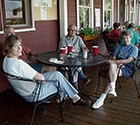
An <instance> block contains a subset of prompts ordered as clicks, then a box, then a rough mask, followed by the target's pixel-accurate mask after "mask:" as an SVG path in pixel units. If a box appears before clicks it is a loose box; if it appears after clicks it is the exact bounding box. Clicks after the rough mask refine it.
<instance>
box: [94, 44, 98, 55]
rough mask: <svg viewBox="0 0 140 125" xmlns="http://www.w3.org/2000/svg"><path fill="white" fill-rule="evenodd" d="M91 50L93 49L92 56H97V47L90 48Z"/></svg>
mask: <svg viewBox="0 0 140 125" xmlns="http://www.w3.org/2000/svg"><path fill="white" fill-rule="evenodd" d="M92 48H93V53H94V55H97V54H98V48H99V46H92Z"/></svg>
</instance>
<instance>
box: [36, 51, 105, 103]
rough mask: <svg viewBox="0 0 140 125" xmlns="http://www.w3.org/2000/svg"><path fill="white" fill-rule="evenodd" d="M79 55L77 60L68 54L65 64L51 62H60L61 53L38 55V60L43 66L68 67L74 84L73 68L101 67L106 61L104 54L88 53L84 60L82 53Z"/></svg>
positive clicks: (70, 79)
mask: <svg viewBox="0 0 140 125" xmlns="http://www.w3.org/2000/svg"><path fill="white" fill-rule="evenodd" d="M77 54H78V55H77V57H75V58H69V57H68V55H67V54H66V55H65V56H64V60H65V62H64V63H63V64H58V63H53V62H50V61H49V59H50V58H57V59H58V60H60V52H59V51H53V52H46V53H42V54H40V55H38V56H37V58H36V59H37V60H38V61H39V62H41V63H43V64H47V65H52V66H58V67H67V68H68V70H69V82H70V83H72V81H73V75H72V71H71V68H72V67H75V71H76V70H77V69H78V68H79V67H88V66H96V65H100V64H102V63H104V62H105V61H106V57H105V56H104V55H102V54H97V55H94V54H93V52H88V58H87V59H84V58H83V56H82V54H83V53H82V52H79V53H77ZM81 94H82V93H81ZM82 95H84V94H82ZM85 96H87V97H88V98H90V99H91V100H92V98H91V97H90V96H89V95H87V94H85ZM92 103H93V100H92Z"/></svg>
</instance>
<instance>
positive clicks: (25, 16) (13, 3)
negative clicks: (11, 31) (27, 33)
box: [5, 0, 30, 26]
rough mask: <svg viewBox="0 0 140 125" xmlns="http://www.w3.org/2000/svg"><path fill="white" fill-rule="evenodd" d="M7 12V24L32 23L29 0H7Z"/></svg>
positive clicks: (27, 24)
mask: <svg viewBox="0 0 140 125" xmlns="http://www.w3.org/2000/svg"><path fill="white" fill-rule="evenodd" d="M25 4H26V5H27V6H26V8H25ZM5 13H6V25H20V26H21V25H26V26H29V25H30V22H29V21H30V6H29V0H5Z"/></svg>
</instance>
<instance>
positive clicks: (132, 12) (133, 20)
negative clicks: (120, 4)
mask: <svg viewBox="0 0 140 125" xmlns="http://www.w3.org/2000/svg"><path fill="white" fill-rule="evenodd" d="M129 5H130V14H129V20H130V21H131V23H135V19H134V17H135V12H136V9H135V7H136V0H134V11H131V7H132V6H131V0H130V1H129ZM131 14H133V19H131Z"/></svg>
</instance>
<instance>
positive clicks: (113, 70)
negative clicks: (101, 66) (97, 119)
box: [92, 63, 122, 109]
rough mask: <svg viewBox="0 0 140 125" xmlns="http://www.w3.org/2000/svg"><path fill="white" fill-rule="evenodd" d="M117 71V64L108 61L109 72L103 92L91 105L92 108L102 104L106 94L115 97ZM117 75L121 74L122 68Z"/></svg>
mask: <svg viewBox="0 0 140 125" xmlns="http://www.w3.org/2000/svg"><path fill="white" fill-rule="evenodd" d="M118 72H119V67H118V66H117V64H115V63H110V65H109V72H108V76H107V79H106V84H105V87H104V90H103V93H102V94H101V96H100V98H99V99H97V101H96V102H95V103H94V104H93V105H92V108H94V109H98V108H100V107H101V106H102V105H103V104H104V100H105V98H106V96H107V94H108V95H109V96H110V97H117V94H116V92H115V85H116V80H117V76H118ZM119 76H122V70H120V72H119Z"/></svg>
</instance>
